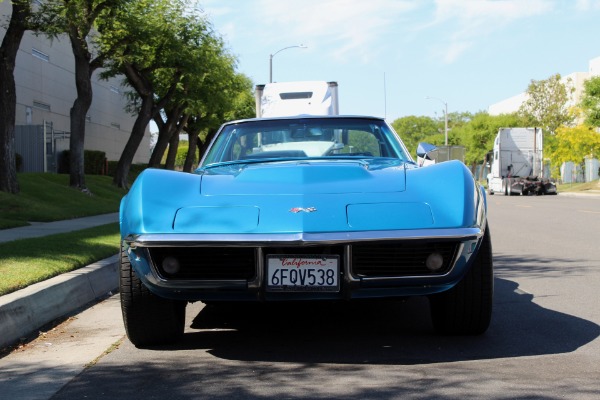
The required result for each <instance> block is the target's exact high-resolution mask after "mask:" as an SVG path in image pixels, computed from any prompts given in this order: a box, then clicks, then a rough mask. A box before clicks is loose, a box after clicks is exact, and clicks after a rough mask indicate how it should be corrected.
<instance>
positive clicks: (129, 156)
mask: <svg viewBox="0 0 600 400" xmlns="http://www.w3.org/2000/svg"><path fill="white" fill-rule="evenodd" d="M153 107H154V101H153V99H152V95H150V96H145V97H143V98H142V106H141V107H140V111H139V114H138V116H137V118H136V120H135V122H134V124H133V128H132V130H131V135H130V136H129V140H127V144H126V145H125V148H124V149H123V152H122V153H121V158H119V162H118V163H117V169H116V171H115V177H114V179H113V183H114V184H115V185H117V186H118V187H120V188H124V189H127V188H128V187H129V183H128V182H127V176H128V175H129V168H130V167H131V163H132V162H133V157H135V153H136V151H137V149H138V148H139V147H140V143H142V140H143V139H144V134H145V133H146V127H147V126H148V123H149V122H150V120H151V119H152V113H153Z"/></svg>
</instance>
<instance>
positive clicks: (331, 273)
mask: <svg viewBox="0 0 600 400" xmlns="http://www.w3.org/2000/svg"><path fill="white" fill-rule="evenodd" d="M339 265H340V260H339V256H321V255H314V256H313V255H304V254H303V255H280V254H278V255H268V256H267V290H269V291H290V292H338V291H339V290H340V284H339V275H340V267H339Z"/></svg>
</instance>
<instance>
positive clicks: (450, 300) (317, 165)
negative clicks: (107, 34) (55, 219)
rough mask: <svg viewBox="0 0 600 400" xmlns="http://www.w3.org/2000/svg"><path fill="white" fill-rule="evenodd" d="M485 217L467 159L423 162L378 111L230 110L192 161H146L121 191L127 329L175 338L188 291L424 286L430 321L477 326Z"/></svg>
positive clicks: (442, 328) (452, 329)
mask: <svg viewBox="0 0 600 400" xmlns="http://www.w3.org/2000/svg"><path fill="white" fill-rule="evenodd" d="M421 147H423V148H425V149H426V152H429V151H431V150H433V149H432V148H431V147H428V146H421ZM425 155H426V154H425V153H423V154H421V156H425ZM486 216H487V208H486V198H485V191H484V189H483V188H482V187H480V186H479V185H478V184H477V182H475V180H474V179H473V176H472V174H471V173H470V172H469V170H468V169H467V168H466V167H465V165H464V164H463V163H461V162H459V161H448V162H444V163H440V164H435V165H431V166H428V167H426V168H419V167H418V166H417V165H416V163H415V162H414V161H413V159H412V158H411V156H410V155H409V154H408V152H407V150H406V148H405V147H404V145H403V144H402V142H401V141H400V139H399V137H398V135H397V134H396V133H395V132H394V131H393V129H392V128H391V127H390V126H389V125H388V124H387V123H386V122H385V121H384V120H383V119H381V118H374V117H346V116H299V117H287V118H263V119H250V120H243V121H233V122H228V123H226V124H224V125H223V126H222V127H221V128H220V130H219V131H218V132H217V134H216V136H215V138H214V139H213V141H212V143H211V144H210V145H209V148H208V150H207V152H206V154H205V155H204V157H203V159H202V160H201V162H200V166H199V168H198V169H197V170H196V171H195V173H194V174H188V173H182V172H175V171H167V170H160V169H147V170H145V171H144V172H142V174H140V176H139V177H138V178H137V179H136V181H135V183H134V184H133V186H132V187H131V190H130V191H129V193H128V194H127V195H126V196H125V197H124V198H123V200H122V202H121V208H120V226H121V281H120V293H121V305H122V311H123V319H124V323H125V328H126V331H127V335H128V337H129V339H130V340H131V342H132V343H133V344H134V345H136V346H138V347H144V346H150V345H156V344H163V343H168V342H172V341H176V340H177V339H179V338H180V337H181V336H182V335H183V331H184V323H185V317H184V315H185V314H184V310H185V306H186V303H188V302H194V301H204V302H222V301H237V302H240V301H244V302H281V301H290V300H294V301H353V300H357V299H366V298H404V297H408V296H428V297H429V300H430V306H431V317H432V321H433V325H434V328H435V330H436V331H437V332H439V333H441V334H452V335H454V334H465V335H476V334H481V333H483V332H485V331H486V330H487V328H488V325H489V322H490V318H491V314H492V294H493V265H492V248H491V237H490V229H489V227H488V224H487V218H486Z"/></svg>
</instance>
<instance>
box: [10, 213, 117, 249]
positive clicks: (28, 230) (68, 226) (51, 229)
mask: <svg viewBox="0 0 600 400" xmlns="http://www.w3.org/2000/svg"><path fill="white" fill-rule="evenodd" d="M111 222H119V213H112V214H102V215H94V216H92V217H84V218H76V219H67V220H63V221H54V222H33V223H32V224H31V225H29V226H22V227H19V228H12V229H3V230H0V243H5V242H10V241H13V240H19V239H30V238H36V237H42V236H48V235H55V234H57V233H65V232H73V231H79V230H81V229H86V228H92V227H94V226H100V225H106V224H110V223H111Z"/></svg>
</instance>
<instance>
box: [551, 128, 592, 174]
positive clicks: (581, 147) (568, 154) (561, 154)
mask: <svg viewBox="0 0 600 400" xmlns="http://www.w3.org/2000/svg"><path fill="white" fill-rule="evenodd" d="M549 155H550V157H551V159H552V166H553V167H560V165H562V163H564V162H569V161H573V162H575V163H581V162H583V160H584V158H585V157H586V156H592V157H598V156H599V155H600V133H598V132H596V131H595V130H594V128H593V127H591V126H588V125H578V126H575V127H565V126H562V127H560V128H558V129H557V130H556V135H555V137H554V145H553V146H552V148H551V149H550V154H549Z"/></svg>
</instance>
